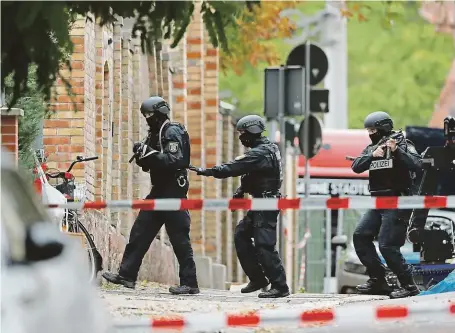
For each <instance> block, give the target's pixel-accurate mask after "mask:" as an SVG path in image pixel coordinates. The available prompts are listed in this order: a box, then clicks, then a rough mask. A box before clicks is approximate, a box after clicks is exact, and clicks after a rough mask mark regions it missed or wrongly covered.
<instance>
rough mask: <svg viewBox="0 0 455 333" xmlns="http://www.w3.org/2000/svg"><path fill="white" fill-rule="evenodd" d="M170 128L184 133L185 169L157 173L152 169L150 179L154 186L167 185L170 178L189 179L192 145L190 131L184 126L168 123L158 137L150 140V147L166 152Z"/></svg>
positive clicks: (183, 152)
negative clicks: (166, 139)
mask: <svg viewBox="0 0 455 333" xmlns="http://www.w3.org/2000/svg"><path fill="white" fill-rule="evenodd" d="M169 126H178V127H179V128H180V129H181V130H182V131H183V135H182V144H183V146H182V154H183V158H184V160H185V168H181V169H178V170H167V171H163V170H160V171H159V172H158V171H155V170H153V167H152V168H151V169H150V179H151V181H152V184H157V183H165V182H166V181H169V179H170V178H172V179H177V178H180V177H182V176H184V177H185V178H186V177H187V174H188V171H187V169H186V168H188V167H189V165H190V156H191V145H190V137H189V135H188V131H187V130H186V128H185V126H183V125H182V124H180V123H177V122H170V121H168V122H166V123H165V124H164V125H163V126H162V127H161V129H160V131H159V133H158V135H155V136H153V137H150V138H149V140H150V141H149V142H150V146H151V147H152V148H153V149H155V150H158V151H160V152H162V153H163V152H164V149H165V148H166V147H165V146H164V142H165V137H166V131H167V130H168V129H169Z"/></svg>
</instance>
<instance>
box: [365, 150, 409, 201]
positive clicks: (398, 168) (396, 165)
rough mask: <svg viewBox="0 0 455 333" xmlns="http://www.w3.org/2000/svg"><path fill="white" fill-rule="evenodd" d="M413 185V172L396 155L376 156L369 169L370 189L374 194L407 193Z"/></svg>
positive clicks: (393, 194) (391, 194) (392, 194)
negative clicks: (389, 156)
mask: <svg viewBox="0 0 455 333" xmlns="http://www.w3.org/2000/svg"><path fill="white" fill-rule="evenodd" d="M411 187H412V177H411V172H410V171H409V169H408V167H407V166H406V165H405V164H404V163H403V162H401V161H399V160H398V159H396V158H395V157H394V156H392V157H391V158H390V159H386V158H384V157H374V158H373V161H372V162H371V164H370V170H369V189H370V193H371V195H372V196H381V195H386V196H389V195H390V196H395V195H407V194H409V193H410V189H411Z"/></svg>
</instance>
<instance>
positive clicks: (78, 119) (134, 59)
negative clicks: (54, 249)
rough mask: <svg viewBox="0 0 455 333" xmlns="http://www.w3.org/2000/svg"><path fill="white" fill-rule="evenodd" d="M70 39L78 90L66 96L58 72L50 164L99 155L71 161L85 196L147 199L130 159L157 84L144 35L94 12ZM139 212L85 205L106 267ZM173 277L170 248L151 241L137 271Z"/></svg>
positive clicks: (145, 184) (48, 137)
mask: <svg viewBox="0 0 455 333" xmlns="http://www.w3.org/2000/svg"><path fill="white" fill-rule="evenodd" d="M125 21H127V20H125ZM128 24H129V26H127V25H128ZM71 38H72V40H73V43H74V44H75V47H74V51H75V52H74V53H73V55H72V59H71V64H72V69H73V70H72V72H71V73H70V72H69V71H68V70H67V69H63V70H62V76H63V77H64V78H66V79H67V80H69V81H70V83H71V84H72V86H73V92H74V94H75V96H74V97H72V98H71V97H70V96H68V94H67V92H66V91H65V88H64V84H63V81H62V79H61V78H59V79H58V80H57V81H56V83H55V86H56V91H57V94H55V95H54V96H53V97H52V101H51V102H52V103H51V109H52V110H53V111H54V112H53V114H52V117H51V118H50V119H49V120H46V121H45V122H44V129H43V134H44V145H45V149H46V150H47V151H48V152H49V153H50V155H49V157H48V161H49V163H48V165H49V167H56V168H59V169H62V170H63V169H66V168H67V167H68V165H69V163H70V162H71V161H72V160H74V159H75V157H76V156H77V155H85V156H94V155H96V156H98V157H99V159H98V160H96V161H92V162H86V163H85V164H80V165H77V166H76V167H75V168H74V175H75V176H76V180H77V181H79V182H85V184H86V187H87V191H86V197H87V198H86V200H95V199H100V200H110V199H114V200H115V199H130V200H131V199H133V198H134V199H138V198H143V197H144V196H145V193H146V192H149V191H150V180H149V177H148V175H147V174H145V173H143V172H142V171H140V170H139V168H138V167H137V166H135V165H133V164H129V163H128V160H129V158H130V156H131V152H132V144H133V142H134V141H137V140H140V139H142V138H143V137H144V135H145V131H146V126H145V121H144V120H143V118H142V117H141V115H140V111H139V106H140V103H141V102H142V101H143V100H144V99H145V98H147V97H149V96H150V95H151V94H152V93H153V90H154V89H155V90H156V89H157V88H158V87H157V85H156V84H153V82H152V81H151V80H150V78H149V77H151V76H152V75H151V74H150V73H151V72H153V71H154V68H153V66H151V61H149V60H150V59H149V57H148V56H146V55H143V54H142V53H141V50H140V46H139V40H138V39H134V38H132V37H131V22H126V24H125V22H124V21H123V20H122V19H121V18H118V20H117V22H115V23H114V24H113V25H106V26H104V27H100V26H99V25H97V24H96V22H94V21H93V18H92V17H91V16H88V17H86V18H85V17H84V18H83V17H81V18H80V19H78V20H77V21H76V23H75V24H74V26H73V29H72V31H71ZM136 214H137V211H135V212H132V211H124V212H121V213H118V212H109V211H108V210H103V211H93V210H90V211H86V212H85V214H84V221H85V223H86V224H87V226H88V227H89V229H90V231H91V232H92V233H93V234H94V238H95V242H96V244H97V246H98V247H99V249H100V251H101V253H102V255H103V258H104V261H105V263H106V264H105V269H113V270H115V269H116V268H117V267H118V264H119V263H120V260H121V256H122V253H123V250H124V245H125V243H126V241H127V237H128V233H129V230H130V228H131V224H132V222H133V220H134V217H135V215H136ZM175 277H176V274H175V267H174V255H173V252H172V249H171V248H170V246H168V245H166V244H164V243H163V242H154V244H153V245H152V247H151V251H150V252H149V253H148V254H147V256H146V258H145V259H144V265H143V267H142V268H141V272H140V278H141V279H149V280H154V281H159V282H167V283H173V282H174V281H175Z"/></svg>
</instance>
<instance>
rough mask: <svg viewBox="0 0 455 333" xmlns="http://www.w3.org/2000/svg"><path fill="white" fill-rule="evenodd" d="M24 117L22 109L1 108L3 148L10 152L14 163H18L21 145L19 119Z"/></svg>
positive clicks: (0, 124) (0, 125) (0, 131)
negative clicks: (19, 140)
mask: <svg viewBox="0 0 455 333" xmlns="http://www.w3.org/2000/svg"><path fill="white" fill-rule="evenodd" d="M23 115H24V111H23V110H21V109H15V108H12V109H10V110H8V108H1V123H0V135H1V138H2V147H3V148H5V150H6V151H8V152H10V153H11V155H12V158H13V160H14V161H16V162H17V159H18V157H19V156H18V151H19V143H18V135H19V132H18V131H19V118H20V117H22V116H23Z"/></svg>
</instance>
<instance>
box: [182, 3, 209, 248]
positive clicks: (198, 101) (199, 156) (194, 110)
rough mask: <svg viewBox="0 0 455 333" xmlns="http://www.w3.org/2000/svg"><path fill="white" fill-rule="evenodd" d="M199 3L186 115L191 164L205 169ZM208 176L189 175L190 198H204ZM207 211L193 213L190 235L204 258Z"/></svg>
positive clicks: (191, 37) (191, 33)
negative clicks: (205, 217)
mask: <svg viewBox="0 0 455 333" xmlns="http://www.w3.org/2000/svg"><path fill="white" fill-rule="evenodd" d="M200 6H201V5H200V3H199V2H197V3H196V4H195V7H196V8H195V10H194V14H193V20H192V21H191V23H190V24H189V26H188V32H187V49H186V57H187V71H188V77H187V114H188V132H189V134H190V139H191V163H192V164H193V165H196V166H205V153H204V141H205V139H204V132H205V130H204V126H205V125H204V123H205V116H204V103H203V96H204V73H203V70H204V67H203V66H204V62H203V59H204V55H203V52H204V47H203V40H204V30H203V22H202V17H201V14H200ZM204 182H205V177H201V176H197V175H196V174H195V173H194V172H191V173H190V190H189V197H190V198H201V197H202V198H204ZM204 216H205V211H191V218H192V226H191V236H192V239H193V242H194V251H195V252H196V253H197V254H202V255H205V221H204Z"/></svg>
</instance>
